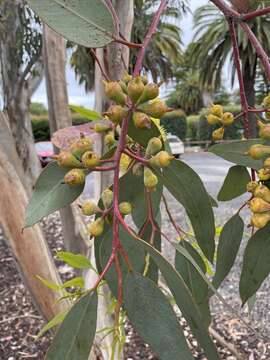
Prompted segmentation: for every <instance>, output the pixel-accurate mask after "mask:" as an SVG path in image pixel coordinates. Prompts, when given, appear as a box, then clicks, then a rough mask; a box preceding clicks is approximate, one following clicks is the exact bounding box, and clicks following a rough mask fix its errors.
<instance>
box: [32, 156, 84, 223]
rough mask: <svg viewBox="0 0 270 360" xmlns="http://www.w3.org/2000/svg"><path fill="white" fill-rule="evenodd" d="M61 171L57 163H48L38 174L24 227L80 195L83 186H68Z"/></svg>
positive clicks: (64, 170) (65, 170) (64, 171)
mask: <svg viewBox="0 0 270 360" xmlns="http://www.w3.org/2000/svg"><path fill="white" fill-rule="evenodd" d="M69 170H70V169H63V168H61V167H59V166H58V164H57V162H55V161H53V162H51V163H49V164H48V165H47V166H46V167H45V169H44V170H43V171H42V173H41V174H40V176H39V178H38V180H37V182H36V185H35V188H34V192H33V195H32V197H31V199H30V201H29V204H28V206H27V209H26V220H25V227H29V226H33V225H34V224H36V223H37V222H39V221H40V220H41V219H42V218H44V217H45V216H47V215H49V214H52V213H53V212H55V211H56V210H59V209H61V208H63V207H65V206H67V205H69V204H71V203H72V202H73V201H74V200H75V199H77V197H78V196H79V195H80V194H81V193H82V191H83V188H84V185H81V186H73V187H71V186H69V185H66V184H65V183H64V176H65V174H66V173H67V172H68V171H69Z"/></svg>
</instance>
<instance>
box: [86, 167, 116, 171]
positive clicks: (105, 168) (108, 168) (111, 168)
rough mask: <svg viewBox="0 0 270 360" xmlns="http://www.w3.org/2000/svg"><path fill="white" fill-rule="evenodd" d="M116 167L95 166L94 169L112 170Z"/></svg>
mask: <svg viewBox="0 0 270 360" xmlns="http://www.w3.org/2000/svg"><path fill="white" fill-rule="evenodd" d="M114 169H115V166H95V167H94V168H93V169H91V170H92V171H112V170H114Z"/></svg>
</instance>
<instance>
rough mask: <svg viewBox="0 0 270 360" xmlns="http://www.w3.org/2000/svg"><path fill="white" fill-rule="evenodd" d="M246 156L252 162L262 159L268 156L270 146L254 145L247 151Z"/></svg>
mask: <svg viewBox="0 0 270 360" xmlns="http://www.w3.org/2000/svg"><path fill="white" fill-rule="evenodd" d="M248 155H249V156H250V157H252V159H254V160H260V159H263V158H264V157H265V156H267V155H270V146H267V145H262V144H255V145H252V146H251V147H250V149H249V150H248Z"/></svg>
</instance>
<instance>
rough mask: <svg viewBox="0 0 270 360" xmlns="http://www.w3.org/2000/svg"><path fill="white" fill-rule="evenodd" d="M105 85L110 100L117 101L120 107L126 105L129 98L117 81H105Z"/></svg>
mask: <svg viewBox="0 0 270 360" xmlns="http://www.w3.org/2000/svg"><path fill="white" fill-rule="evenodd" d="M103 83H104V87H105V94H106V96H107V97H108V98H109V99H110V100H112V101H115V102H116V103H117V104H119V105H125V104H126V102H127V96H126V94H125V93H124V92H123V90H122V88H121V85H120V84H119V83H118V82H117V81H111V82H107V81H103Z"/></svg>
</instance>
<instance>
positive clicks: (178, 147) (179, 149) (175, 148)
mask: <svg viewBox="0 0 270 360" xmlns="http://www.w3.org/2000/svg"><path fill="white" fill-rule="evenodd" d="M167 140H168V142H169V145H170V148H171V151H172V154H173V155H174V156H175V157H176V158H179V157H180V156H181V155H183V154H184V152H185V147H184V144H183V141H182V140H180V139H179V138H178V137H177V136H175V135H171V134H168V136H167Z"/></svg>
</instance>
